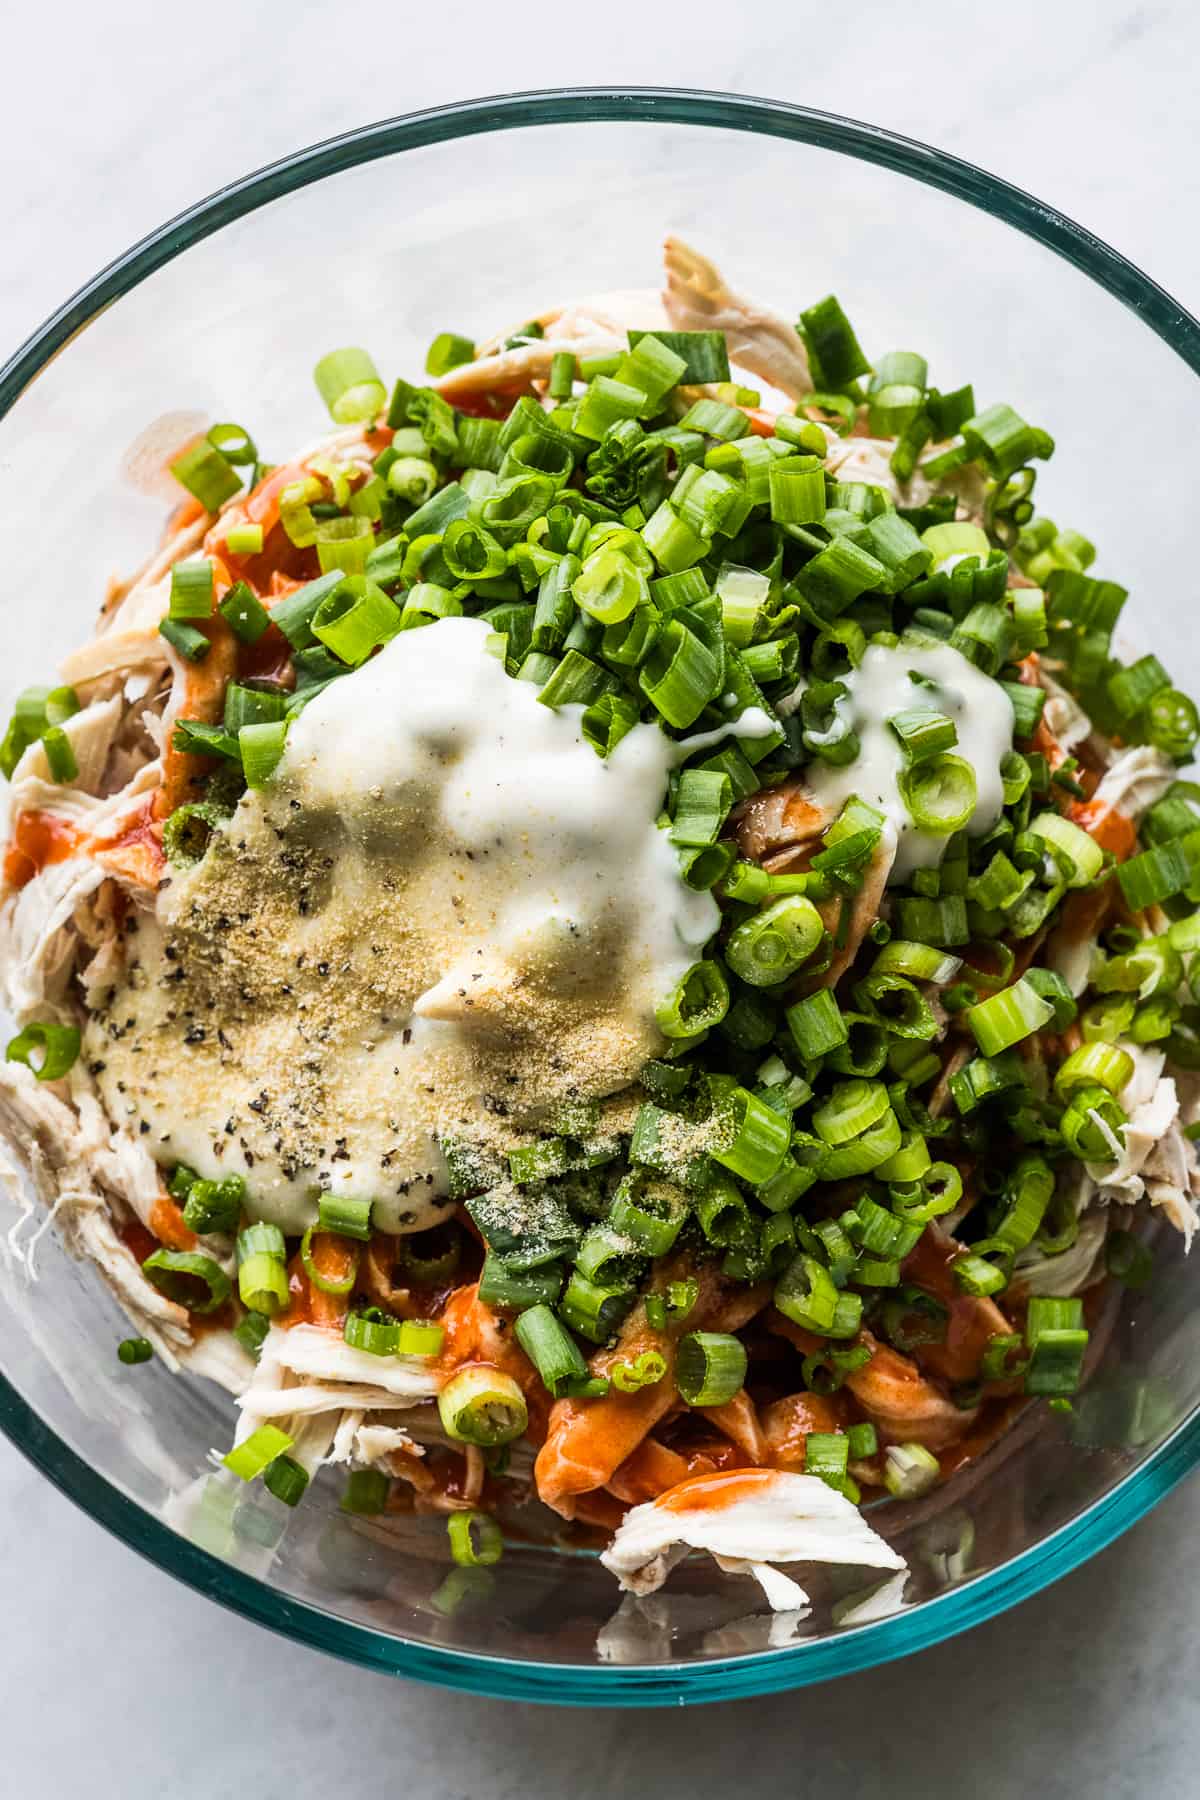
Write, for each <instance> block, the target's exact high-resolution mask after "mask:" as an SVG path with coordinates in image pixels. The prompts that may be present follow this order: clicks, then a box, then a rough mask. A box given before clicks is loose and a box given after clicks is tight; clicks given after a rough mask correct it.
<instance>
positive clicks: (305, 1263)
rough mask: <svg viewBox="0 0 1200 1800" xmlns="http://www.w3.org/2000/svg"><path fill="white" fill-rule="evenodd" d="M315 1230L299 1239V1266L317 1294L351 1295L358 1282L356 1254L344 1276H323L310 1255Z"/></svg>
mask: <svg viewBox="0 0 1200 1800" xmlns="http://www.w3.org/2000/svg"><path fill="white" fill-rule="evenodd" d="M316 1230H317V1227H316V1226H315V1225H310V1226H309V1227H308V1230H307V1231H306V1232H305V1233H304V1236H303V1237H302V1238H301V1239H300V1266H301V1267H302V1269H303V1270H304V1273H305V1274H306V1275H307V1276H308V1279H309V1281H310V1282H311V1283H312V1285H313V1287H315V1288H316V1290H317V1292H318V1293H320V1294H334V1295H339V1296H341V1295H345V1294H352V1293H353V1292H354V1287H355V1283H356V1282H357V1280H358V1252H357V1251H356V1252H355V1254H354V1257H353V1259H352V1261H351V1264H350V1268H349V1270H348V1271H347V1273H346V1274H345V1275H344V1276H340V1277H336V1278H335V1277H333V1276H330V1275H323V1274H322V1273H321V1271H320V1269H318V1267H317V1265H316V1262H315V1260H314V1258H313V1253H312V1241H313V1235H314V1233H315V1232H316ZM347 1341H349V1340H347Z"/></svg>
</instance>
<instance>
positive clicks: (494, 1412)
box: [438, 1363, 529, 1448]
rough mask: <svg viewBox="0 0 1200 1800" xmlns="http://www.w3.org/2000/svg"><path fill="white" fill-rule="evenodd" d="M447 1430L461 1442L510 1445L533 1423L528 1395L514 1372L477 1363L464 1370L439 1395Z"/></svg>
mask: <svg viewBox="0 0 1200 1800" xmlns="http://www.w3.org/2000/svg"><path fill="white" fill-rule="evenodd" d="M438 1413H439V1414H440V1416H441V1421H442V1424H443V1426H444V1427H445V1429H446V1431H447V1432H448V1433H449V1435H450V1436H451V1437H452V1438H456V1439H457V1440H458V1441H459V1442H460V1443H464V1444H479V1445H482V1446H484V1447H485V1448H486V1447H488V1446H490V1445H492V1444H510V1443H512V1441H513V1439H514V1438H519V1437H520V1436H521V1434H522V1433H523V1432H524V1430H525V1427H526V1425H527V1424H528V1422H529V1413H528V1409H527V1408H526V1405H525V1396H524V1394H523V1393H522V1392H521V1390H520V1388H519V1387H518V1385H517V1383H516V1382H515V1381H514V1380H513V1378H512V1376H511V1375H506V1374H505V1373H504V1372H503V1371H502V1370H500V1369H494V1368H490V1367H488V1366H487V1365H485V1364H482V1363H475V1364H472V1365H470V1366H469V1367H467V1368H465V1369H460V1370H459V1371H458V1373H457V1374H456V1375H452V1376H451V1378H450V1380H449V1381H448V1382H447V1383H446V1385H445V1387H444V1388H443V1389H442V1390H441V1392H440V1393H439V1395H438Z"/></svg>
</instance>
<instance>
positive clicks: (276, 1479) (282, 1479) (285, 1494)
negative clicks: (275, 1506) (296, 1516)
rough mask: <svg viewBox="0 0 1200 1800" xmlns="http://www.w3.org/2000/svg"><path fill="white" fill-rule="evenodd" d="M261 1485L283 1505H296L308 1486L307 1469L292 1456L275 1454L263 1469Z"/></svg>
mask: <svg viewBox="0 0 1200 1800" xmlns="http://www.w3.org/2000/svg"><path fill="white" fill-rule="evenodd" d="M263 1486H264V1487H265V1488H266V1490H267V1492H268V1494H272V1495H274V1497H275V1499H276V1500H281V1501H282V1502H283V1504H284V1505H285V1506H298V1505H299V1504H300V1501H301V1499H302V1498H303V1496H304V1491H305V1489H306V1488H307V1486H308V1470H307V1469H305V1468H303V1467H302V1466H301V1464H300V1463H298V1462H297V1461H296V1460H295V1458H294V1457H291V1456H277V1457H276V1458H275V1460H274V1461H273V1462H270V1463H268V1464H267V1466H266V1468H265V1469H264V1470H263Z"/></svg>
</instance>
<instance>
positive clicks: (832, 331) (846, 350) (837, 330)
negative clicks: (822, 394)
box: [796, 294, 871, 393]
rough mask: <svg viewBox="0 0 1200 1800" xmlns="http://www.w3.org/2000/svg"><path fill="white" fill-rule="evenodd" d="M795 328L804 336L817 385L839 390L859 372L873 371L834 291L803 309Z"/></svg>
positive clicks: (810, 366) (863, 373) (811, 369)
mask: <svg viewBox="0 0 1200 1800" xmlns="http://www.w3.org/2000/svg"><path fill="white" fill-rule="evenodd" d="M796 329H797V331H798V332H799V333H800V336H801V337H802V338H803V339H804V347H805V349H806V350H807V351H808V365H809V370H810V372H811V374H812V378H813V381H814V383H815V385H816V386H817V387H818V388H827V389H828V390H829V391H830V392H831V393H838V392H841V391H843V390H844V389H846V388H847V387H849V385H850V383H851V382H852V381H855V380H856V379H857V378H858V376H860V375H867V374H869V373H870V370H871V365H870V363H869V362H868V361H867V359H866V357H865V356H864V355H863V352H862V346H861V345H860V344H859V341H858V339H857V338H856V337H855V335H854V330H853V327H852V326H851V324H850V321H849V319H848V318H847V317H846V315H845V313H844V312H843V311H842V309H841V306H840V305H839V304H838V301H837V300H836V298H835V297H834V295H833V294H827V295H826V296H825V298H824V299H823V300H818V301H817V302H816V304H815V305H813V306H810V307H808V308H807V309H806V310H805V311H804V312H802V313H801V314H800V322H799V324H798V325H797V327H796Z"/></svg>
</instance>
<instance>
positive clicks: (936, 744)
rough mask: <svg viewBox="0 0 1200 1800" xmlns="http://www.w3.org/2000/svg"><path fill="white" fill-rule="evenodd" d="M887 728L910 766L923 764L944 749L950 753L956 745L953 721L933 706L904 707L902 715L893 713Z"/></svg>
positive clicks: (956, 739) (956, 736) (956, 738)
mask: <svg viewBox="0 0 1200 1800" xmlns="http://www.w3.org/2000/svg"><path fill="white" fill-rule="evenodd" d="M888 725H889V726H890V727H891V729H892V731H894V732H895V734H896V736H897V738H899V740H900V747H901V749H902V750H903V751H904V754H905V756H906V757H907V758H908V761H909V762H910V763H918V762H924V761H925V759H926V758H927V757H930V756H937V755H939V754H940V752H942V751H943V750H952V749H953V748H954V746H955V744H957V742H958V730H957V727H956V726H955V723H954V720H953V719H951V718H948V717H947V716H946V714H945V713H941V712H938V710H937V708H936V707H933V706H910V707H906V708H905V710H904V711H903V712H898V713H893V714H892V716H891V718H890V719H889V720H888Z"/></svg>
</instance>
